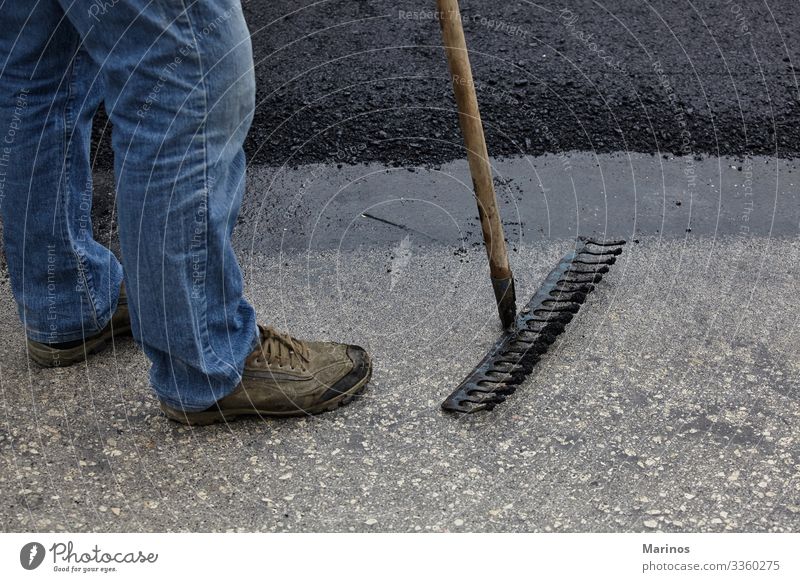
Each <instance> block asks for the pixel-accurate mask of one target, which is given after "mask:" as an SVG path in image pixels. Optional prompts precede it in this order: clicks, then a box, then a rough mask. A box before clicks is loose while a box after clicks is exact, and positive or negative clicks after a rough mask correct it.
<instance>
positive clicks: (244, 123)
mask: <svg viewBox="0 0 800 582" xmlns="http://www.w3.org/2000/svg"><path fill="white" fill-rule="evenodd" d="M59 1H60V2H61V4H62V6H63V8H64V10H65V12H66V15H67V18H69V20H70V22H72V23H73V25H74V26H75V27H76V29H77V30H78V31H79V32H80V34H81V37H82V39H83V42H84V45H85V47H86V49H87V51H88V52H89V53H90V54H91V55H92V57H93V59H94V60H95V61H96V62H97V64H98V66H99V67H100V70H101V72H102V75H103V79H104V82H105V87H106V91H105V104H106V109H107V110H108V112H109V116H110V118H111V121H112V123H113V125H114V130H113V145H114V155H115V173H116V179H117V191H118V194H117V196H118V213H119V222H120V224H119V227H120V229H119V232H120V241H121V245H122V258H123V264H124V266H125V274H126V281H127V284H128V300H129V306H130V309H131V316H132V324H133V332H134V337H135V338H136V339H137V340H138V341H139V342H140V343H141V345H142V348H143V349H144V351H145V353H146V354H147V356H148V357H149V358H150V360H151V361H152V368H151V372H150V379H151V383H152V385H153V387H154V389H155V391H156V393H157V395H158V396H159V398H160V399H161V400H163V401H164V402H166V403H167V404H168V405H170V406H172V407H175V408H182V409H184V410H187V411H195V410H202V409H204V408H207V407H208V406H210V405H211V404H213V403H214V402H215V401H216V400H218V399H220V398H222V397H223V396H225V395H227V394H229V393H230V392H231V391H233V389H234V388H235V387H236V385H237V384H238V383H239V381H240V379H241V373H242V369H243V366H244V360H245V358H246V356H247V355H248V354H249V353H250V351H252V349H253V348H254V347H255V345H256V342H257V338H258V336H257V326H256V318H255V313H254V311H253V308H252V307H251V306H250V304H249V303H248V302H247V301H246V300H245V299H244V297H243V281H242V275H241V271H240V269H239V265H238V262H237V259H236V256H235V255H234V252H233V248H232V245H231V233H232V230H233V226H234V224H235V223H236V218H237V215H238V213H239V207H240V204H241V199H242V194H243V188H244V177H245V159H244V153H243V150H242V144H243V141H244V138H245V135H246V134H247V131H248V129H249V126H250V123H251V121H252V115H253V108H254V102H255V81H254V77H253V74H254V73H253V59H252V52H251V46H250V36H249V32H248V30H247V26H246V24H245V21H244V17H243V15H242V11H241V6H240V4H239V1H238V0H195V1H189V0H186V2H182V1H181V0H175V1H169V2H167V1H159V0H156V1H151V0H126V1H125V2H97V1H96V0H94V1H93V0H59Z"/></svg>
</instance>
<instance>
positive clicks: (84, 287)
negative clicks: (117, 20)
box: [0, 0, 122, 343]
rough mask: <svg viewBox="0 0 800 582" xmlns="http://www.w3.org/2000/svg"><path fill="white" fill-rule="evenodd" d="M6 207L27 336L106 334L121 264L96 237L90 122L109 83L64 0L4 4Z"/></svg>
mask: <svg viewBox="0 0 800 582" xmlns="http://www.w3.org/2000/svg"><path fill="white" fill-rule="evenodd" d="M0 13H2V20H3V22H2V26H0V207H1V208H2V216H3V238H4V243H5V244H4V249H5V254H6V259H7V262H8V268H9V274H10V277H11V286H12V290H13V293H14V297H15V299H16V302H17V304H18V307H19V313H20V317H21V319H22V321H23V323H24V325H25V330H26V334H27V336H28V338H29V339H30V340H33V341H35V342H44V343H62V342H70V341H73V340H81V339H83V338H84V337H87V336H92V335H94V334H97V333H99V332H100V331H101V330H102V329H103V328H104V326H106V324H107V323H108V322H109V320H110V318H111V314H112V313H113V312H114V309H115V307H116V303H117V294H118V290H119V286H120V283H121V280H122V269H121V267H120V265H119V263H118V262H117V260H116V258H115V257H114V255H113V254H112V253H111V252H110V251H109V250H108V249H107V248H105V247H103V246H102V245H100V244H99V243H97V242H95V241H94V239H93V238H92V222H91V201H92V179H91V169H90V164H89V144H90V139H91V135H90V134H91V121H92V117H93V116H94V114H95V111H96V110H97V107H98V105H99V102H100V95H101V90H102V87H101V86H100V82H99V81H100V80H99V78H97V76H96V72H97V70H96V68H95V67H94V65H93V63H92V61H91V59H90V58H89V56H88V54H87V53H86V52H85V51H83V50H81V48H80V37H79V35H78V33H77V31H76V30H75V29H74V27H73V26H72V24H70V23H69V22H68V21H67V20H65V19H64V13H63V11H62V9H61V7H60V6H59V5H58V3H57V2H56V0H42V1H40V2H37V3H28V2H7V3H5V5H4V6H3V8H2V9H0Z"/></svg>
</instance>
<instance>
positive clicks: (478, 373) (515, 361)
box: [442, 237, 625, 413]
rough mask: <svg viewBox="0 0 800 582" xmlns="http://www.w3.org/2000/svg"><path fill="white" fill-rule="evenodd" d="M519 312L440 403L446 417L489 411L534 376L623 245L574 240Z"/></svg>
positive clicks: (620, 251)
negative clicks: (511, 325)
mask: <svg viewBox="0 0 800 582" xmlns="http://www.w3.org/2000/svg"><path fill="white" fill-rule="evenodd" d="M578 241H579V243H578V246H577V248H576V249H575V250H574V251H573V252H571V253H568V254H567V255H565V256H564V257H563V258H562V259H561V260H560V261H559V263H558V265H556V267H555V268H554V269H553V270H552V271H550V274H549V275H547V278H546V279H545V280H544V283H543V284H542V286H541V287H540V288H539V290H538V291H537V292H536V293H535V294H534V296H533V297H532V298H531V300H530V301H529V302H528V304H527V305H526V306H525V307H523V308H522V310H521V311H520V313H519V315H518V316H517V320H516V323H515V325H514V326H513V327H512V328H510V329H508V330H506V332H505V333H504V334H503V336H501V337H500V339H498V340H497V342H495V344H494V346H492V348H491V349H490V350H489V353H487V354H486V357H484V358H483V360H481V362H480V363H479V364H478V365H477V366H476V367H475V369H474V370H473V371H472V372H471V373H470V374H469V376H467V377H466V378H465V379H464V381H463V382H461V384H459V386H458V388H456V389H455V391H454V392H453V393H452V394H451V395H450V396H448V397H447V399H446V400H445V401H444V402H443V403H442V408H443V409H444V410H447V411H449V412H461V413H473V412H478V411H479V410H491V409H492V408H494V407H495V406H496V405H497V404H499V403H501V402H503V401H505V399H506V396H508V395H509V394H511V393H513V392H514V391H515V390H516V389H517V386H518V385H519V384H521V383H522V382H523V380H524V379H525V378H526V377H527V376H528V375H529V374H530V373H531V372H532V371H533V367H534V366H535V365H536V363H537V362H538V361H539V358H540V357H541V356H542V354H544V353H545V352H546V351H547V349H548V348H549V347H550V345H552V344H553V342H555V340H556V338H557V337H558V335H559V334H560V333H561V332H563V331H564V327H565V326H566V324H568V323H569V322H570V321H571V320H572V317H573V316H574V314H576V313H577V312H578V310H579V309H580V306H581V305H582V304H583V302H584V301H585V300H586V296H587V295H588V294H589V293H591V292H592V290H594V285H595V283H598V282H599V281H600V280H601V279H602V278H603V274H604V273H607V272H608V269H609V267H610V266H611V265H613V264H614V263H615V262H616V257H617V255H619V254H621V253H622V246H623V245H624V244H625V241H624V240H613V241H612V240H608V241H600V240H594V239H590V238H586V237H581V238H579V239H578Z"/></svg>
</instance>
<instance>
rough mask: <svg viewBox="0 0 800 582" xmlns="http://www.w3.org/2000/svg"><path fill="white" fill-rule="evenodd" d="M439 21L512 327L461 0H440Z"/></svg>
mask: <svg viewBox="0 0 800 582" xmlns="http://www.w3.org/2000/svg"><path fill="white" fill-rule="evenodd" d="M437 6H438V10H439V23H440V25H441V27H442V36H443V38H444V48H445V51H446V52H447V61H448V63H449V65H450V75H451V76H452V81H453V91H454V92H455V97H456V105H457V106H458V119H459V122H460V124H461V133H462V135H463V137H464V144H465V145H466V148H467V160H468V161H469V171H470V173H471V174H472V184H473V187H474V188H475V198H476V200H477V203H478V216H480V219H481V230H482V231H483V240H484V242H485V243H486V253H487V254H488V256H489V270H490V272H491V275H492V286H493V288H494V293H495V299H496V300H497V309H498V311H499V313H500V321H501V322H502V323H503V327H510V326H511V325H512V324H513V323H514V320H515V318H516V299H515V296H514V277H513V274H512V273H511V266H510V264H509V262H508V250H507V249H506V241H505V237H504V233H503V223H502V222H501V220H500V212H499V210H498V207H497V195H496V194H495V191H494V182H493V181H492V168H491V165H490V164H489V152H488V150H487V149H486V138H485V137H484V134H483V123H481V113H480V110H479V109H478V97H477V95H476V94H475V83H474V81H473V80H472V67H471V65H470V62H469V54H468V52H467V43H466V39H465V38H464V28H463V27H462V25H461V12H460V10H459V8H458V0H437Z"/></svg>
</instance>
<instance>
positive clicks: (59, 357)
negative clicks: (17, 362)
mask: <svg viewBox="0 0 800 582" xmlns="http://www.w3.org/2000/svg"><path fill="white" fill-rule="evenodd" d="M129 335H131V318H130V314H129V312H128V296H127V295H126V293H125V285H122V286H121V287H120V290H119V299H118V300H117V309H116V311H115V312H114V315H113V316H112V317H111V321H109V322H108V324H107V325H106V326H105V327H104V328H103V330H102V331H101V332H100V333H97V334H95V335H93V336H90V337H87V338H84V339H79V340H75V341H71V342H65V343H58V344H45V343H39V342H35V341H33V340H28V354H29V355H30V357H31V359H32V360H33V361H34V362H36V363H37V364H39V365H40V366H43V367H45V368H61V367H64V366H71V365H72V364H77V363H78V362H82V361H84V360H85V359H86V356H88V355H89V354H96V353H97V352H100V351H102V350H104V349H105V348H106V347H107V346H108V342H109V341H111V340H113V339H114V338H117V337H124V336H129Z"/></svg>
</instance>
